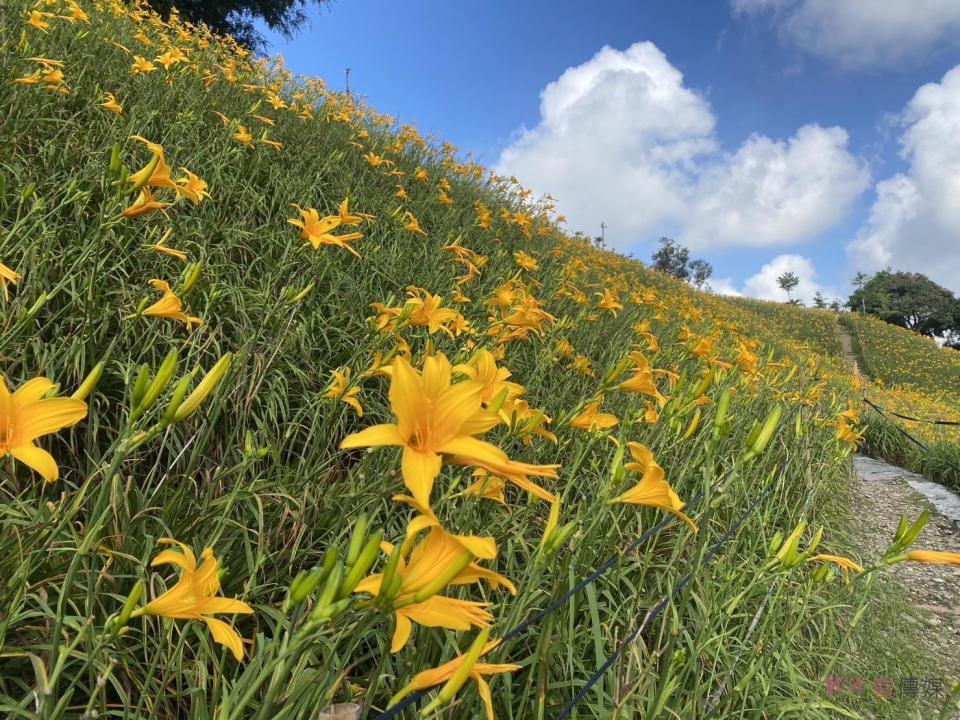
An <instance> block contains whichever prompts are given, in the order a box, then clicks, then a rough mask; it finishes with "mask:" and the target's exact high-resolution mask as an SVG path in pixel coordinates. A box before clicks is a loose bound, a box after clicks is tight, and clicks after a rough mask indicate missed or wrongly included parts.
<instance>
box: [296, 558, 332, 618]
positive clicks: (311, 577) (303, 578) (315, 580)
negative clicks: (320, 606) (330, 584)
mask: <svg viewBox="0 0 960 720" xmlns="http://www.w3.org/2000/svg"><path fill="white" fill-rule="evenodd" d="M328 572H329V571H328V570H326V569H325V568H322V567H315V568H313V569H311V570H306V571H303V572H301V573H300V574H299V575H297V577H295V578H294V579H293V582H292V583H290V592H289V595H288V599H287V603H286V604H287V608H291V607H296V606H297V605H299V604H300V603H302V602H303V601H304V600H306V599H307V597H308V596H309V595H310V593H312V592H313V591H314V590H316V589H317V586H318V585H319V584H320V583H322V582H323V581H324V580H325V579H326V577H327V573H328Z"/></svg>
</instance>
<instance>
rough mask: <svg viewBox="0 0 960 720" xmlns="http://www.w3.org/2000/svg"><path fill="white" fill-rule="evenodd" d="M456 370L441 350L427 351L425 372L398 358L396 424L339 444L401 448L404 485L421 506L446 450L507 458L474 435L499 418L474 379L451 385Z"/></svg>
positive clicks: (472, 459) (469, 457)
mask: <svg viewBox="0 0 960 720" xmlns="http://www.w3.org/2000/svg"><path fill="white" fill-rule="evenodd" d="M452 370H453V368H452V367H451V365H450V362H449V361H448V360H447V358H446V357H445V356H444V355H443V354H438V355H430V356H428V357H427V358H426V359H425V360H424V363H423V372H422V373H420V372H417V371H416V370H414V369H413V367H411V365H410V363H409V362H408V361H407V360H406V359H405V358H402V357H398V358H395V359H394V361H393V372H392V375H391V378H390V394H389V395H390V407H391V409H392V410H393V414H394V415H395V416H396V418H397V420H396V423H386V424H381V425H374V426H373V427H369V428H367V429H365V430H361V431H360V432H357V433H353V434H352V435H348V436H347V437H346V438H344V440H343V442H342V443H340V447H341V448H343V449H350V448H361V447H381V446H388V445H394V446H399V447H401V448H403V458H402V464H401V468H402V472H403V481H404V484H405V485H406V486H407V488H409V490H410V492H411V493H412V494H413V496H414V497H415V498H416V499H417V500H418V501H419V502H420V503H422V504H423V505H429V504H430V493H431V490H432V489H433V482H434V480H435V479H436V477H437V476H438V475H439V474H440V467H441V464H442V459H441V455H442V454H445V453H446V454H449V455H456V456H460V457H461V458H463V459H465V460H466V461H467V463H468V464H473V465H482V464H483V463H484V462H487V463H493V464H494V465H498V464H506V463H508V462H509V458H508V457H507V456H506V454H505V453H504V452H503V451H502V450H500V449H499V448H497V447H496V446H494V445H491V444H490V443H488V442H484V441H482V440H478V439H477V438H476V437H475V436H477V435H481V434H483V433H485V432H487V431H488V430H490V429H491V428H493V427H494V426H495V425H497V424H498V423H499V422H500V418H499V417H497V415H495V414H494V413H492V412H489V411H487V410H485V409H484V408H483V407H482V395H483V387H482V386H481V385H479V384H478V383H475V382H461V383H457V384H451V382H450V380H451V374H452Z"/></svg>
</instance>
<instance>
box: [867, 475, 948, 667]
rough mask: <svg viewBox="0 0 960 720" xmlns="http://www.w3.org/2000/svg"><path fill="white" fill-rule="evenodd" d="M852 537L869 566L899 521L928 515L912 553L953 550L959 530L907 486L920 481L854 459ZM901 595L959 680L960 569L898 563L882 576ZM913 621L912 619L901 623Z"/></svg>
mask: <svg viewBox="0 0 960 720" xmlns="http://www.w3.org/2000/svg"><path fill="white" fill-rule="evenodd" d="M853 466H854V471H855V477H854V482H855V483H856V487H855V488H854V490H855V493H854V498H855V502H856V503H858V505H857V506H856V507H853V508H851V510H852V511H853V512H854V514H855V515H856V517H857V519H858V525H857V535H858V538H857V539H858V540H859V543H860V548H861V552H862V554H863V560H864V562H865V564H866V563H870V562H872V561H873V560H875V559H876V558H878V557H880V556H881V555H882V554H883V552H884V551H885V550H886V548H887V546H888V545H889V543H890V539H891V538H892V537H893V534H894V533H895V532H896V530H897V524H898V523H899V521H900V515H906V516H907V517H908V518H910V519H911V520H912V519H915V518H916V517H917V516H918V515H919V514H920V513H921V512H922V511H923V510H926V509H929V510H931V512H933V515H932V516H931V518H930V521H929V522H928V523H927V525H926V527H925V528H924V529H923V532H921V533H920V536H919V537H918V538H917V541H916V543H914V545H913V547H914V549H923V550H958V549H960V528H958V526H957V525H956V524H955V523H953V522H952V521H950V520H949V519H948V518H946V517H944V516H943V515H941V514H940V513H938V512H936V510H935V508H934V507H933V506H932V505H931V504H930V502H928V501H927V499H926V498H925V497H924V496H923V495H922V494H921V493H919V492H917V491H916V490H914V489H913V488H911V487H910V486H909V485H908V484H907V481H908V480H910V479H914V478H920V479H922V478H921V477H920V476H919V475H916V474H914V473H911V472H908V471H907V470H904V469H902V468H898V467H896V466H894V465H890V464H888V463H885V462H883V461H882V460H875V459H873V458H868V457H862V456H858V457H856V458H855V459H854V461H853ZM883 572H884V574H885V575H887V576H889V577H890V578H892V579H893V580H894V581H895V582H896V583H897V584H898V585H900V586H901V587H902V589H903V592H904V595H905V596H906V597H907V598H909V600H910V601H911V602H912V603H913V605H914V606H915V607H916V608H917V609H918V610H920V611H921V613H920V614H921V616H922V617H923V623H924V625H925V627H923V628H921V631H922V634H923V636H924V639H925V641H926V642H927V644H928V646H929V647H930V648H931V649H933V650H934V652H935V654H936V655H937V656H938V657H940V658H941V659H942V661H943V666H944V667H945V668H954V672H953V676H954V677H956V676H958V675H960V567H957V566H955V565H923V564H920V563H907V562H903V563H897V564H896V565H893V566H891V567H890V568H888V569H887V570H885V571H883ZM905 619H906V620H907V621H912V620H913V619H912V618H905Z"/></svg>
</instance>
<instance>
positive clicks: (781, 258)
mask: <svg viewBox="0 0 960 720" xmlns="http://www.w3.org/2000/svg"><path fill="white" fill-rule="evenodd" d="M785 272H792V273H793V274H794V275H796V276H797V279H798V280H799V281H800V282H799V284H798V285H797V287H796V289H794V290H791V291H790V294H791V295H792V296H793V297H794V298H799V299H800V300H802V301H803V302H805V303H806V304H808V305H809V304H810V302H811V300H812V299H813V296H814V294H815V293H816V292H818V291H819V292H821V293H823V295H824V296H825V297H827V298H830V297H832V294H831V293H830V292H829V291H828V290H827V289H826V288H824V287H823V286H822V285H820V284H819V283H818V282H817V271H816V269H815V268H814V267H813V263H812V262H810V260H809V259H807V258H805V257H803V256H802V255H791V254H787V255H778V256H777V257H775V258H773V260H771V261H770V262H768V263H767V264H766V265H764V266H763V267H762V268H760V272H758V273H757V274H756V275H753V276H752V277H750V278H747V281H746V282H745V283H744V284H743V292H744V294H745V295H749V296H750V297H755V298H759V299H760V300H786V299H787V294H786V293H785V292H784V291H783V290H781V289H780V286H779V285H777V278H778V277H780V276H781V275H783V274H784V273H785Z"/></svg>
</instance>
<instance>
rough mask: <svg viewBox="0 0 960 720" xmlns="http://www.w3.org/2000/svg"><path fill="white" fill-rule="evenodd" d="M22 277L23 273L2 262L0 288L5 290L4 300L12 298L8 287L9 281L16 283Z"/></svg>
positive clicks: (0, 266)
mask: <svg viewBox="0 0 960 720" xmlns="http://www.w3.org/2000/svg"><path fill="white" fill-rule="evenodd" d="M21 277H22V275H20V274H19V273H17V272H14V271H13V269H12V268H8V267H7V266H6V265H4V264H3V263H0V290H2V291H3V299H4V300H9V299H10V291H9V290H8V289H7V283H9V284H11V285H16V284H17V281H18V280H20V278H21Z"/></svg>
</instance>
